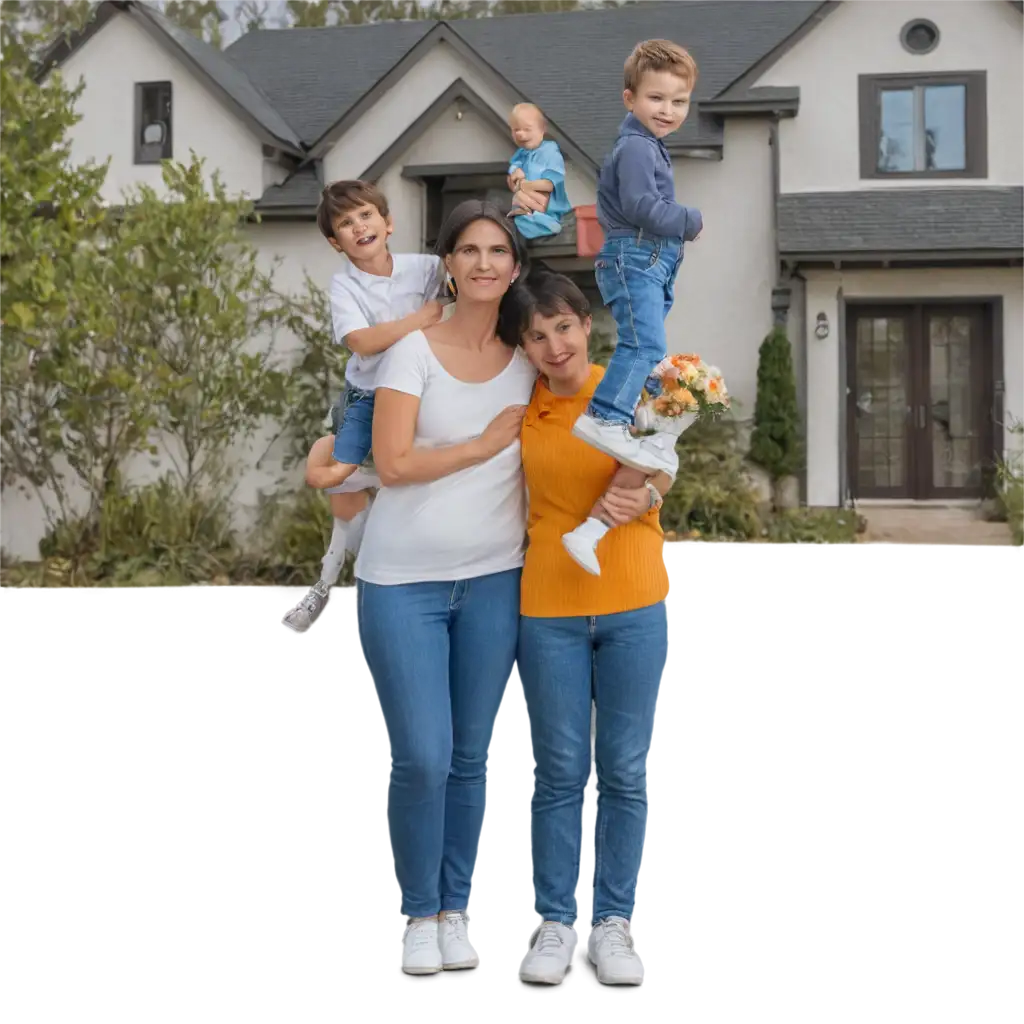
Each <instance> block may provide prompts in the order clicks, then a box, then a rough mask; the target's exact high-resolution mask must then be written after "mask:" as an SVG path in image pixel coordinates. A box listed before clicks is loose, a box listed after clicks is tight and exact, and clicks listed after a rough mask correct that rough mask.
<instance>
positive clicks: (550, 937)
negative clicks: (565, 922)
mask: <svg viewBox="0 0 1024 1024" xmlns="http://www.w3.org/2000/svg"><path fill="white" fill-rule="evenodd" d="M564 941H565V940H564V939H563V938H562V936H561V934H560V933H559V931H558V925H557V924H556V923H555V922H554V921H545V922H544V923H543V924H542V925H541V926H540V931H539V932H538V933H537V941H536V942H535V943H534V945H533V948H534V950H535V951H536V952H537V953H540V954H541V955H542V956H543V955H544V954H546V953H553V952H554V951H555V950H557V949H558V948H559V947H561V946H562V945H563V943H564Z"/></svg>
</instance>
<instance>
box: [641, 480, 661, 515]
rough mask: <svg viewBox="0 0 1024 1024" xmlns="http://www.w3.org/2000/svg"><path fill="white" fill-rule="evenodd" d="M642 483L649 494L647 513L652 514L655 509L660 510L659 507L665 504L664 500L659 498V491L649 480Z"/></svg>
mask: <svg viewBox="0 0 1024 1024" xmlns="http://www.w3.org/2000/svg"><path fill="white" fill-rule="evenodd" d="M644 483H645V485H646V487H647V490H649V491H650V492H651V506H650V508H649V509H648V510H647V511H648V512H653V511H655V510H656V509H659V508H661V506H662V505H663V504H664V503H665V499H664V498H663V497H662V496H661V491H659V490H658V488H657V487H655V486H654V484H652V483H651V481H650V480H646V481H644Z"/></svg>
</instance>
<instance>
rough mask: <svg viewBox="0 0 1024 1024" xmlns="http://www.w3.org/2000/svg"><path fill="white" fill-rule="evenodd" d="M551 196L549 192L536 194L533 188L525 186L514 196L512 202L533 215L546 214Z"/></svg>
mask: <svg viewBox="0 0 1024 1024" xmlns="http://www.w3.org/2000/svg"><path fill="white" fill-rule="evenodd" d="M550 198H551V196H550V195H549V194H548V193H547V192H535V191H534V190H533V189H532V188H530V187H529V186H527V185H524V186H523V187H522V188H521V189H520V190H519V191H518V192H517V193H516V194H515V196H514V198H513V199H512V202H513V203H514V204H515V205H516V206H521V207H523V208H524V209H526V210H530V211H531V212H533V213H544V211H545V210H547V208H548V200H549V199H550Z"/></svg>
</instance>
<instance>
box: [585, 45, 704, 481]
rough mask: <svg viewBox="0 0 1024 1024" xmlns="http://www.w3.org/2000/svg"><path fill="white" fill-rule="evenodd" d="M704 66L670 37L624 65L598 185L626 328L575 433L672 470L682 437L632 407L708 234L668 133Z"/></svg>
mask: <svg viewBox="0 0 1024 1024" xmlns="http://www.w3.org/2000/svg"><path fill="white" fill-rule="evenodd" d="M696 82H697V65H696V63H695V62H694V60H693V57H691V56H690V54H689V53H688V52H687V51H686V50H684V49H683V48H682V47H681V46H677V45H676V44H675V43H671V42H668V41H667V40H664V39H650V40H647V41H646V42H643V43H638V44H637V46H636V47H635V48H634V50H633V52H632V53H631V54H630V55H629V57H628V59H627V60H626V64H625V86H626V87H625V90H624V91H623V94H622V98H623V101H624V103H625V105H626V109H627V110H628V111H629V114H628V115H627V116H626V118H625V120H624V121H623V122H622V124H621V126H620V128H619V137H618V139H617V140H616V142H615V146H614V147H613V149H612V151H611V153H609V154H608V156H607V157H606V158H605V161H604V165H603V166H602V168H601V174H600V176H599V178H598V183H597V217H598V220H599V221H600V224H601V227H602V228H603V229H604V236H605V242H604V245H603V246H602V248H601V251H600V252H599V253H598V255H597V259H596V261H595V268H596V269H595V277H596V278H597V286H598V288H599V289H600V291H601V298H602V299H603V300H604V303H605V305H606V306H607V307H608V308H609V309H610V310H611V313H612V316H614V317H615V323H616V325H617V326H618V342H617V344H616V348H615V353H614V355H613V356H612V358H611V362H610V363H609V364H608V369H607V370H606V371H605V375H604V378H603V379H602V380H601V383H600V384H599V385H598V387H597V390H596V391H595V392H594V397H593V398H592V399H591V401H590V405H589V406H588V408H587V411H586V413H584V415H582V416H581V417H580V418H579V419H578V420H577V421H576V423H575V425H574V427H573V433H574V434H575V435H576V436H577V437H579V438H581V439H582V440H584V441H586V442H587V443H588V444H590V445H592V446H593V447H594V448H597V449H598V450H599V451H602V452H604V453H605V454H606V455H610V456H611V457H612V458H614V459H616V460H617V461H618V462H620V463H622V465H624V466H630V467H631V468H633V469H638V470H641V471H643V472H645V473H656V472H668V473H670V474H671V472H672V467H673V463H674V458H673V456H674V454H675V438H666V437H665V436H664V435H654V436H653V437H647V438H638V437H635V436H634V435H633V434H632V433H631V432H630V426H631V424H632V423H633V411H634V409H635V408H636V406H637V403H638V402H639V400H640V395H641V392H642V391H643V388H644V384H645V383H646V381H647V378H648V376H649V375H650V373H651V371H652V370H653V369H654V368H655V367H656V366H657V365H658V363H660V362H661V360H662V359H664V358H665V355H666V354H667V343H666V338H665V317H666V316H667V315H668V312H669V310H670V309H671V308H672V300H673V285H674V283H675V279H676V275H677V274H678V272H679V266H680V264H681V263H682V259H683V243H684V242H691V241H694V240H695V239H696V238H697V236H698V235H699V234H700V232H701V228H702V227H703V221H702V219H701V215H700V212H699V211H698V210H695V209H693V208H692V207H688V206H682V205H680V204H679V203H677V202H676V201H675V186H674V182H673V178H672V160H671V157H670V156H669V154H668V150H667V149H666V148H665V143H664V142H663V141H662V140H663V139H664V138H665V137H666V136H668V135H670V134H671V133H672V132H674V131H677V130H678V129H679V128H680V127H682V124H683V122H684V121H685V120H686V116H687V114H689V112H690V94H691V93H692V91H693V88H694V85H695V84H696Z"/></svg>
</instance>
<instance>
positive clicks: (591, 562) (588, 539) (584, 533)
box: [562, 517, 608, 576]
mask: <svg viewBox="0 0 1024 1024" xmlns="http://www.w3.org/2000/svg"><path fill="white" fill-rule="evenodd" d="M607 532H608V527H607V526H606V525H605V524H604V523H602V522H601V520H600V519H594V518H593V517H590V518H588V519H585V520H584V521H583V522H582V523H580V525H579V526H577V527H576V529H575V530H572V531H571V532H570V533H563V534H562V547H564V548H565V550H566V551H567V552H568V553H569V557H570V558H571V559H572V560H573V561H574V562H575V563H576V564H577V565H578V566H579V567H580V568H581V569H586V570H587V572H589V573H590V574H591V575H592V576H600V575H601V564H600V562H598V560H597V545H598V542H599V541H600V540H601V538H602V537H603V536H604V535H605V534H606V533H607Z"/></svg>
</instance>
